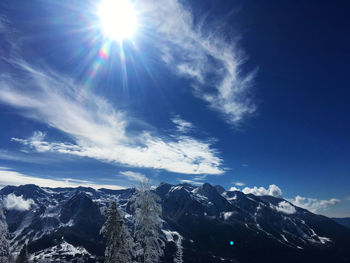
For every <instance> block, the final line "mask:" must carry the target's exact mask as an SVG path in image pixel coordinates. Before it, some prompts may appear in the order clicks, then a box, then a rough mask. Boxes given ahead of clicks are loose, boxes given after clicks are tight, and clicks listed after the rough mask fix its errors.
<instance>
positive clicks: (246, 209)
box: [0, 183, 350, 263]
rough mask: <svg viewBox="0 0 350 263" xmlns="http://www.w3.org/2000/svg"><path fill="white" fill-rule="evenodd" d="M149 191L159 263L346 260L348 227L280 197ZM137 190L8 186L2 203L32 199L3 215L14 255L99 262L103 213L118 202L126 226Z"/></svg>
mask: <svg viewBox="0 0 350 263" xmlns="http://www.w3.org/2000/svg"><path fill="white" fill-rule="evenodd" d="M154 191H155V192H156V193H157V194H158V195H159V196H160V199H161V201H160V202H161V205H162V208H163V214H162V218H163V219H164V228H163V229H162V239H163V240H164V244H165V248H164V249H165V256H164V259H163V262H173V260H174V258H175V259H176V261H174V262H186V263H187V262H189V263H191V262H241V263H244V262H252V263H254V262H276V263H277V262H318V263H319V262H344V263H345V262H350V252H349V251H350V245H349V244H350V229H348V228H345V227H344V226H341V225H340V224H338V223H336V222H335V221H333V220H331V219H329V218H327V217H324V216H320V215H315V214H313V213H311V212H309V211H307V210H305V209H302V208H299V207H295V206H294V205H292V204H291V203H289V202H288V201H286V200H284V199H281V198H275V197H271V196H259V197H258V196H254V195H252V194H248V195H245V194H243V193H242V192H238V191H225V189H223V188H222V187H220V186H215V187H214V186H211V185H210V184H203V185H202V186H200V187H194V186H192V185H189V184H181V185H170V184H166V183H162V184H160V185H159V186H158V187H157V188H156V189H154ZM134 192H135V189H125V190H108V189H100V190H94V189H91V188H83V187H79V188H40V187H38V186H35V185H25V186H19V187H13V186H7V187H5V188H3V189H2V190H0V197H1V198H6V197H7V196H8V195H10V194H14V195H16V196H22V197H23V199H32V200H33V202H32V205H31V209H29V210H26V211H18V210H14V209H10V210H5V214H6V220H7V223H8V225H9V230H10V232H11V235H12V240H11V245H12V247H13V249H14V250H16V249H17V251H18V249H19V248H20V246H21V245H22V244H23V243H24V241H25V240H28V241H29V246H28V248H29V252H30V253H31V254H32V255H33V259H34V261H35V260H38V259H45V260H47V262H55V260H56V261H57V262H62V260H63V259H65V260H67V261H69V262H76V261H77V259H78V258H80V259H82V260H83V262H103V254H104V248H105V244H104V240H103V238H102V236H101V235H99V230H100V228H101V226H102V224H103V222H104V213H105V211H106V207H107V205H108V203H109V201H110V200H118V201H119V204H120V206H121V208H122V210H123V212H124V215H125V219H126V222H127V224H128V225H129V226H130V227H131V226H132V224H133V221H132V219H133V217H132V211H131V210H130V202H129V200H130V198H131V196H132V195H133V193H134ZM131 229H132V228H131ZM230 241H233V242H234V245H233V246H231V245H230Z"/></svg>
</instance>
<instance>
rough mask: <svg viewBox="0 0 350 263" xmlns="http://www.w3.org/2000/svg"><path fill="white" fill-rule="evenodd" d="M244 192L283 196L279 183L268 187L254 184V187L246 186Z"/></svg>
mask: <svg viewBox="0 0 350 263" xmlns="http://www.w3.org/2000/svg"><path fill="white" fill-rule="evenodd" d="M242 192H243V193H245V194H254V195H257V196H263V195H271V196H274V197H281V196H282V190H281V189H280V188H279V187H278V186H277V185H274V184H272V185H270V186H269V188H268V189H266V188H264V187H259V188H258V187H256V186H254V187H253V188H249V187H245V188H244V189H243V190H242Z"/></svg>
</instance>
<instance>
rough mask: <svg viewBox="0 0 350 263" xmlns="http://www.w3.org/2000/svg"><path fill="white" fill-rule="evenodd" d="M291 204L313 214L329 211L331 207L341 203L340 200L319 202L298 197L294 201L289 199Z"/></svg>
mask: <svg viewBox="0 0 350 263" xmlns="http://www.w3.org/2000/svg"><path fill="white" fill-rule="evenodd" d="M289 201H290V202H291V203H293V204H294V205H296V206H299V207H301V208H304V209H307V210H309V211H311V212H313V213H317V212H320V211H324V210H327V209H328V208H329V207H331V206H334V205H337V204H339V203H340V200H339V199H336V198H331V199H329V200H319V199H316V198H308V197H302V196H299V195H297V196H296V197H295V198H294V199H289Z"/></svg>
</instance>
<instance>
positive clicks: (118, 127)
mask: <svg viewBox="0 0 350 263" xmlns="http://www.w3.org/2000/svg"><path fill="white" fill-rule="evenodd" d="M7 63H8V64H9V65H10V66H11V67H12V71H11V72H15V73H12V74H10V73H3V74H2V75H1V80H0V102H1V103H5V104H8V105H11V106H13V107H16V108H18V109H20V113H21V114H23V115H24V116H26V117H29V118H32V119H35V120H37V121H39V122H43V123H46V124H47V125H49V126H51V127H53V128H56V129H58V130H60V131H62V132H64V133H65V134H67V135H68V136H69V137H70V138H71V140H72V142H70V143H67V142H53V141H49V139H47V136H46V135H45V133H43V132H40V131H38V132H36V133H34V135H33V136H32V137H30V138H24V139H23V138H13V140H14V141H16V142H19V143H21V144H23V145H26V146H28V147H30V148H31V149H33V150H35V151H38V152H55V153H61V154H70V155H76V156H82V157H89V158H94V159H97V160H101V161H104V162H108V163H115V164H122V165H129V166H132V167H143V168H155V169H164V170H167V171H170V172H176V173H184V174H221V173H223V169H222V168H221V165H222V159H221V158H220V157H219V156H218V152H217V151H216V150H215V149H214V148H213V147H212V145H211V142H208V141H201V140H198V139H196V138H193V137H189V136H183V135H181V136H159V135H156V134H153V133H151V132H150V131H147V130H141V131H138V132H137V133H135V132H133V133H132V134H131V133H129V132H127V128H130V122H129V121H128V120H129V118H128V114H127V113H125V112H122V111H120V110H119V111H118V110H117V109H115V108H114V107H113V106H112V105H111V104H110V103H109V102H108V101H107V100H105V99H104V98H102V97H99V96H97V95H95V94H93V93H91V92H87V91H86V90H84V89H82V88H81V87H79V85H77V84H76V83H74V81H73V80H72V79H70V78H68V77H66V76H62V75H61V74H58V73H56V72H54V71H52V70H50V69H49V68H43V67H41V68H38V67H34V66H33V65H30V64H29V63H27V62H26V61H24V60H23V59H22V58H21V57H20V56H18V55H17V56H14V57H12V58H10V59H7ZM18 74H19V75H20V76H18ZM23 83H25V85H23Z"/></svg>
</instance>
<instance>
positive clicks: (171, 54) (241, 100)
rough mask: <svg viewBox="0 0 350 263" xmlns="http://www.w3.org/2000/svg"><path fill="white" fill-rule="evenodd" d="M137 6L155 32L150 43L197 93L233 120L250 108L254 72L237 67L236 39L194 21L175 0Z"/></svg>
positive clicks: (239, 60)
mask: <svg viewBox="0 0 350 263" xmlns="http://www.w3.org/2000/svg"><path fill="white" fill-rule="evenodd" d="M139 5H140V6H139V7H138V8H140V10H143V12H144V13H145V14H146V15H147V17H150V18H151V20H152V21H151V22H152V24H154V25H155V28H156V31H157V32H158V34H159V36H160V39H157V41H155V42H156V43H157V44H156V45H158V47H159V49H160V51H161V54H162V59H163V61H164V62H165V63H166V65H168V67H169V68H170V69H171V70H174V71H175V72H176V73H177V74H178V75H179V76H182V77H185V78H188V79H189V80H190V81H191V83H192V88H193V89H192V90H193V92H194V94H195V95H196V96H197V97H198V98H200V99H202V100H204V101H206V102H207V103H208V105H209V106H210V108H212V109H214V110H216V111H218V112H220V113H221V114H222V116H223V117H224V118H225V120H226V121H227V122H228V123H230V124H234V125H236V124H237V123H239V122H240V121H241V120H242V119H243V118H244V117H246V116H248V115H250V114H252V113H253V112H254V111H255V109H256V106H255V105H254V104H253V103H252V101H251V100H250V99H249V95H248V93H249V89H250V87H251V86H252V81H253V79H254V75H255V74H254V73H248V74H243V73H242V72H241V66H242V64H243V63H244V62H245V60H246V58H245V56H244V55H243V52H242V51H241V50H239V49H238V47H237V41H235V40H233V39H231V40H229V39H227V34H225V36H226V37H224V34H221V33H220V30H221V29H220V28H219V27H213V26H211V25H210V24H208V23H206V22H207V21H204V20H200V22H198V23H195V22H194V21H195V18H194V15H193V12H192V11H191V10H190V9H189V8H188V7H186V8H185V6H184V5H183V2H180V1H179V0H166V1H153V0H146V1H141V2H140V3H139ZM145 23H146V22H145Z"/></svg>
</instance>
